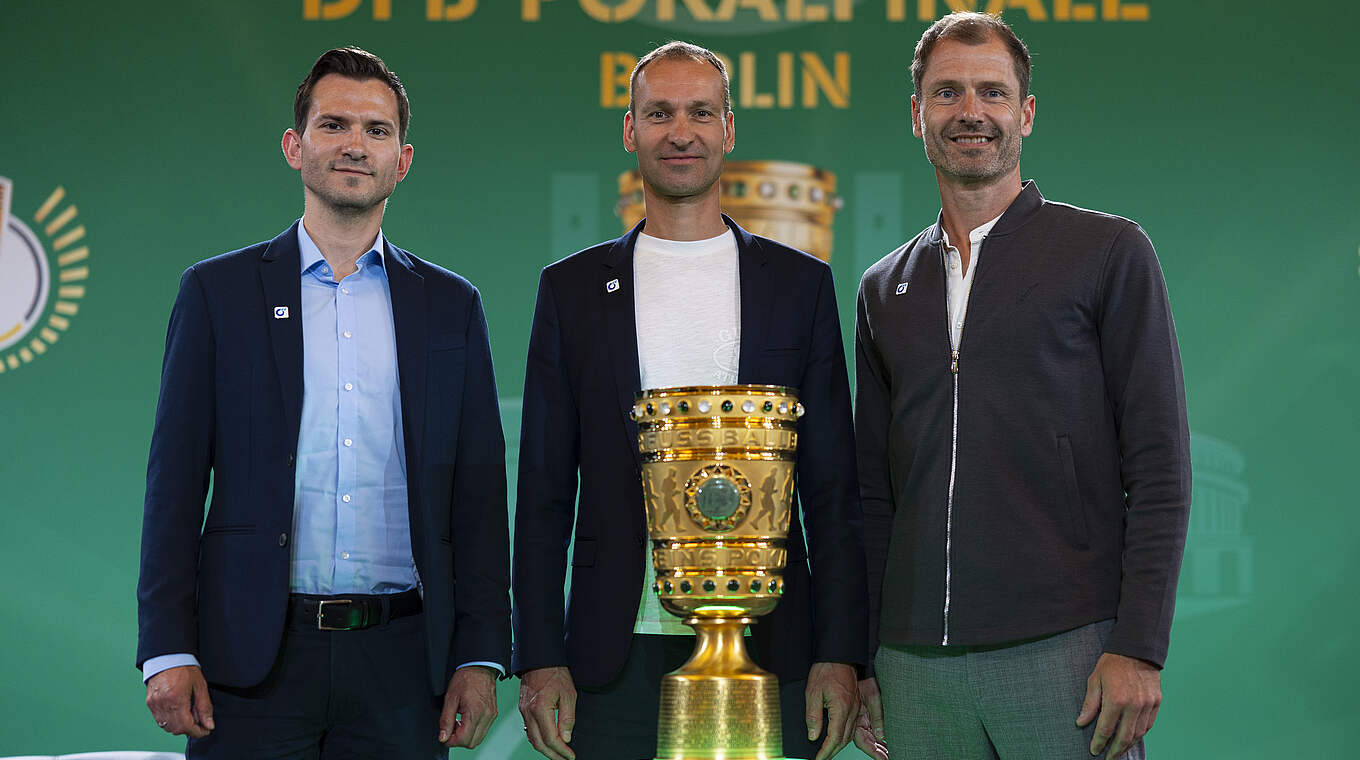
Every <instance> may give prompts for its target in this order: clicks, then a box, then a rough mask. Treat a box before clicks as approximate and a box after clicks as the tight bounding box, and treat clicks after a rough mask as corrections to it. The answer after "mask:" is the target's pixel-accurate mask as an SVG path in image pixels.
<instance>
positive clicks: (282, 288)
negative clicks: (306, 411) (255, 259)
mask: <svg viewBox="0 0 1360 760" xmlns="http://www.w3.org/2000/svg"><path fill="white" fill-rule="evenodd" d="M298 224H301V222H295V223H293V226H291V227H289V228H288V231H287V232H284V233H283V234H282V235H279V236H278V237H276V238H274V239H273V240H272V241H270V243H269V246H268V247H267V248H265V251H264V255H263V256H261V257H260V284H261V286H262V287H263V288H264V298H265V305H266V307H267V308H268V309H269V312H270V313H269V314H267V315H265V316H266V319H267V320H268V324H269V342H270V343H271V344H272V346H273V349H274V366H276V367H278V371H279V390H280V392H281V393H282V395H283V413H284V418H285V421H286V422H287V430H288V432H289V433H290V434H291V435H292V436H293V440H292V442H291V445H290V446H289V451H296V450H297V439H298V430H299V428H300V427H301V425H302V263H301V258H300V257H301V253H300V252H299V249H298V238H297V235H298V231H297V226H298ZM280 308H283V309H287V311H286V312H284V313H286V314H288V315H290V316H288V317H286V318H280V317H279V316H278V314H279V312H278V309H280Z"/></svg>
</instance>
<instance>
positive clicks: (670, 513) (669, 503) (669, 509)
mask: <svg viewBox="0 0 1360 760" xmlns="http://www.w3.org/2000/svg"><path fill="white" fill-rule="evenodd" d="M678 474H679V473H677V472H676V469H675V468H674V467H672V468H671V469H670V470H668V471H667V472H666V479H665V480H664V481H662V483H661V493H662V494H663V498H664V499H665V504H664V505H662V506H663V508H662V509H661V510H660V511H661V519H660V520H659V521H658V524H657V526H656V527H657V530H665V529H666V524H667V523H671V524H673V525H674V526H675V528H676V529H677V530H678V529H679V528H680V507H679V506H678V505H676V503H675V498H676V496H677V494H679V492H680V489H679V488H678V487H677V486H676V480H675V479H676V477H677V475H678Z"/></svg>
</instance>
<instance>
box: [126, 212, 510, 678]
mask: <svg viewBox="0 0 1360 760" xmlns="http://www.w3.org/2000/svg"><path fill="white" fill-rule="evenodd" d="M384 267H385V269H386V272H387V278H388V282H389V287H390V290H391V294H392V319H393V323H394V327H395V331H396V339H397V368H398V375H399V376H400V378H401V379H400V383H401V416H402V428H403V433H404V439H405V445H406V475H407V482H408V489H407V493H408V499H409V507H410V523H411V549H412V553H413V554H414V555H415V557H414V559H415V563H416V569H417V571H418V572H419V574H420V581H421V585H422V586H423V589H424V602H425V604H424V607H425V612H424V614H425V629H426V636H427V646H428V654H429V662H430V688H431V690H432V692H433V693H435V694H440V693H442V692H443V691H444V690H445V688H446V686H447V684H448V680H449V677H450V676H451V675H452V672H453V670H454V669H455V668H456V667H457V665H458V664H460V663H464V662H469V661H478V660H482V661H492V662H500V663H505V662H507V661H508V656H509V638H510V637H509V633H510V632H509V599H508V595H507V591H508V586H509V583H508V580H509V579H508V577H507V572H506V570H507V568H508V566H509V557H508V554H509V551H508V545H509V539H508V536H507V521H506V510H505V497H506V494H505V440H504V437H503V435H502V433H501V425H500V415H499V410H498V407H497V402H496V384H495V378H494V376H493V373H492V367H491V349H490V343H489V340H488V335H487V328H486V319H485V317H484V315H483V313H482V304H481V297H480V296H479V294H478V293H477V290H476V288H474V287H473V286H472V285H471V284H470V283H469V282H468V281H467V280H465V279H463V278H462V277H459V276H458V275H456V274H453V273H452V272H449V271H447V270H445V269H441V268H440V267H437V266H435V265H433V264H430V263H429V262H426V261H422V260H421V259H418V258H416V257H415V256H412V255H411V254H410V253H407V252H406V251H403V250H401V249H400V248H397V247H395V246H392V245H390V244H389V245H388V246H387V248H386V250H385V251H384ZM299 272H300V265H299V251H298V243H297V225H296V224H294V225H293V226H292V227H291V228H289V229H288V231H286V232H284V233H283V234H282V235H279V236H278V237H276V238H274V239H273V240H272V241H270V242H267V243H260V244H257V245H253V246H251V247H249V248H244V249H241V250H239V251H235V252H232V253H227V254H223V255H221V256H218V257H216V258H212V259H208V260H207V261H202V262H199V263H198V264H195V265H193V266H191V267H189V269H188V270H187V271H185V273H184V276H183V278H181V280H180V290H179V296H178V298H177V299H176V301H175V306H174V311H173V312H172V313H171V315H170V328H169V332H168V335H167V336H166V345H165V362H164V366H163V369H162V373H161V392H160V403H159V405H158V406H157V409H156V427H155V431H154V433H153V434H152V438H151V456H150V462H149V464H148V466H147V480H146V509H145V516H144V520H143V525H142V568H141V578H140V580H139V582H138V584H137V600H138V622H139V633H138V644H137V665H138V667H140V666H141V664H142V663H143V662H144V661H146V660H147V659H148V658H150V657H155V656H157V655H162V654H171V653H175V652H188V653H192V654H195V655H197V657H198V659H199V662H200V663H201V664H202V665H203V673H204V676H205V677H206V678H207V679H208V681H210V682H212V683H217V684H222V685H227V686H238V687H240V686H250V685H253V684H256V683H258V682H260V681H261V680H262V679H263V678H264V677H265V675H266V674H267V673H268V672H269V669H270V667H271V665H272V664H273V662H274V658H275V656H276V654H277V653H278V650H279V644H280V640H281V638H282V632H283V625H284V616H285V611H286V607H287V600H288V585H289V570H290V568H289V552H290V549H289V546H288V544H289V542H290V541H291V540H292V535H291V533H292V530H293V487H294V475H295V470H294V467H295V463H296V460H295V456H296V451H297V441H298V428H299V425H300V415H301V409H302V320H301V318H300V315H301V312H302V309H301V300H302V285H301V277H300V274H299ZM276 306H286V307H288V310H289V312H290V313H291V314H292V315H294V316H293V317H292V318H290V319H276V318H274V308H275V307H276ZM210 477H211V483H212V503H211V507H210V509H209V510H208V514H207V521H206V523H205V522H204V514H203V506H204V498H205V496H206V494H207V493H208V487H209V478H210ZM455 599H456V601H455Z"/></svg>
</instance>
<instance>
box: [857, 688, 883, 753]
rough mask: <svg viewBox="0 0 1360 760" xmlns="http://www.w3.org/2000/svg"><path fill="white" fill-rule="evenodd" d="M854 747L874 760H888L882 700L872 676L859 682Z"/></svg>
mask: <svg viewBox="0 0 1360 760" xmlns="http://www.w3.org/2000/svg"><path fill="white" fill-rule="evenodd" d="M855 746H856V747H859V749H860V751H861V752H863V753H864V754H866V755H868V756H869V757H872V758H874V760H888V745H886V744H884V743H883V699H882V697H880V696H879V694H878V679H876V678H874V677H872V676H870V677H869V678H865V679H864V680H862V681H860V682H859V720H858V721H856V723H855Z"/></svg>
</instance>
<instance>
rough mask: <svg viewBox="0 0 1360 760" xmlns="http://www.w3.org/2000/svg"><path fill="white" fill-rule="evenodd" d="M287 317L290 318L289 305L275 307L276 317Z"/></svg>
mask: <svg viewBox="0 0 1360 760" xmlns="http://www.w3.org/2000/svg"><path fill="white" fill-rule="evenodd" d="M287 318H288V307H287V306H275V307H274V319H287Z"/></svg>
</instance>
